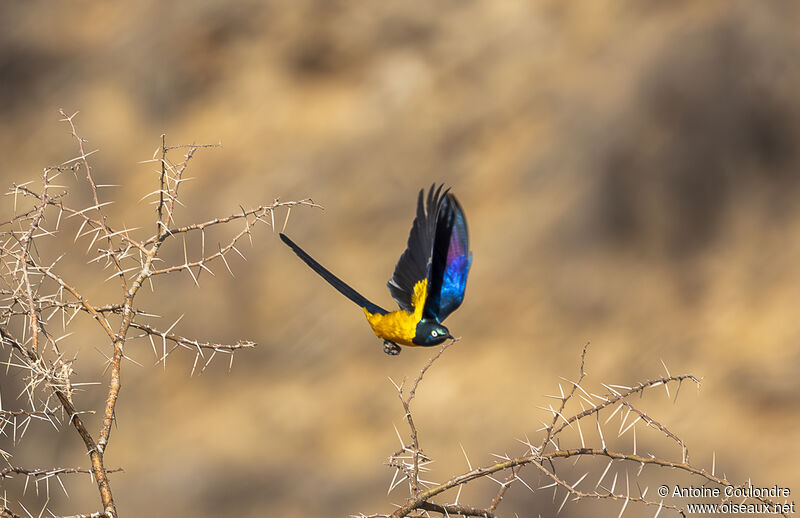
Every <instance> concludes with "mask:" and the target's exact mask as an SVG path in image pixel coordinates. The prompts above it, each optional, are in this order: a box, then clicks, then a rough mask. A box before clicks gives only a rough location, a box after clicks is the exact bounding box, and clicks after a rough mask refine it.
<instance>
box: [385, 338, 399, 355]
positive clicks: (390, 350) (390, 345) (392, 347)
mask: <svg viewBox="0 0 800 518" xmlns="http://www.w3.org/2000/svg"><path fill="white" fill-rule="evenodd" d="M383 352H385V353H386V354H388V355H389V356H397V355H398V354H400V346H399V345H397V344H396V343H394V342H390V341H389V340H384V341H383Z"/></svg>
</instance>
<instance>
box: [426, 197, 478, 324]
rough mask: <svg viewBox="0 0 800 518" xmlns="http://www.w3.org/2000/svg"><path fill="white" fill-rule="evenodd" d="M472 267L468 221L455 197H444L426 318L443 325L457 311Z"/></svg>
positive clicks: (434, 248) (429, 284)
mask: <svg viewBox="0 0 800 518" xmlns="http://www.w3.org/2000/svg"><path fill="white" fill-rule="evenodd" d="M471 265H472V253H471V252H470V251H469V233H468V232H467V220H466V218H465V217H464V211H463V210H462V209H461V205H460V204H459V203H458V200H456V197H455V196H453V194H451V193H449V192H448V193H446V194H445V195H444V196H443V197H442V200H441V204H440V206H439V210H438V214H437V221H436V234H435V238H434V242H433V255H432V257H431V262H430V271H429V273H428V298H427V300H426V301H425V308H424V311H423V315H424V317H425V318H432V319H435V320H436V321H437V322H442V321H444V319H445V318H447V316H448V315H449V314H450V313H452V312H453V311H455V310H456V309H458V307H459V306H460V305H461V302H462V301H463V300H464V291H465V290H466V287H467V275H468V274H469V268H470V266H471Z"/></svg>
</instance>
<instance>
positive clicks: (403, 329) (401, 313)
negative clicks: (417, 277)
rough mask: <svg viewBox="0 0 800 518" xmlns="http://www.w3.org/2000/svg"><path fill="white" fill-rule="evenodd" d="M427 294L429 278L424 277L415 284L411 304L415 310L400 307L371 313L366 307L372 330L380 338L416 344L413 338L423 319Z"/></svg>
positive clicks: (399, 342)
mask: <svg viewBox="0 0 800 518" xmlns="http://www.w3.org/2000/svg"><path fill="white" fill-rule="evenodd" d="M427 294H428V280H427V279H422V280H421V281H418V282H417V283H416V284H415V285H414V294H413V295H412V296H411V305H412V306H413V307H414V311H413V312H408V311H406V310H404V309H399V310H397V311H392V312H391V313H386V314H385V315H381V314H380V313H370V312H369V311H367V309H366V308H364V313H365V314H366V315H367V322H369V325H370V326H372V331H373V332H374V333H375V334H376V335H377V336H378V338H383V339H384V340H389V341H390V342H394V343H396V344H402V345H412V346H413V345H416V344H415V343H413V342H412V340H413V339H414V336H415V335H416V333H417V324H418V323H419V321H420V320H421V319H422V308H423V306H425V298H426V297H427Z"/></svg>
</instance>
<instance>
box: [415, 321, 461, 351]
mask: <svg viewBox="0 0 800 518" xmlns="http://www.w3.org/2000/svg"><path fill="white" fill-rule="evenodd" d="M448 338H453V337H452V335H450V331H448V330H447V328H446V327H444V326H443V325H442V324H439V323H438V322H436V321H433V320H425V319H422V320H420V321H419V323H418V324H417V332H416V334H415V335H414V339H413V340H412V342H413V343H415V344H416V345H422V346H431V345H439V344H440V343H442V342H444V341H445V340H447V339H448Z"/></svg>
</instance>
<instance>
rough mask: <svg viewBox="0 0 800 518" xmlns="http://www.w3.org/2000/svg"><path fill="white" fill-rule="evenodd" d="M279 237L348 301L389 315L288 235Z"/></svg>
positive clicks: (374, 311)
mask: <svg viewBox="0 0 800 518" xmlns="http://www.w3.org/2000/svg"><path fill="white" fill-rule="evenodd" d="M279 235H280V236H281V240H282V241H283V242H284V243H286V244H287V245H288V246H289V248H291V249H292V250H293V251H294V253H296V254H297V257H299V258H300V259H302V260H303V262H304V263H306V264H307V265H308V267H309V268H311V269H312V270H314V271H315V272H317V273H318V274H319V276H320V277H322V278H323V279H325V280H326V281H328V284H330V285H331V286H333V287H334V288H336V290H337V291H338V292H339V293H341V294H342V295H344V296H345V297H347V298H348V299H350V300H352V301H353V302H355V303H356V304H358V306H359V307H362V308H366V309H367V311H369V312H370V313H379V314H381V315H385V314H386V313H387V311H386V310H385V309H383V308H382V307H380V306H378V305H376V304H373V303H372V302H370V301H369V300H367V299H366V298H365V297H364V296H363V295H361V294H360V293H359V292H357V291H356V290H354V289H353V288H351V287H350V286H348V285H347V284H346V283H345V282H344V281H343V280H341V279H340V278H338V277H337V276H335V275H334V274H332V273H331V272H329V271H328V270H327V269H326V268H325V267H324V266H322V265H321V264H319V263H318V262H317V261H315V260H314V259H313V258H312V257H311V256H310V255H308V254H307V253H306V252H305V250H303V249H302V248H300V247H299V246H297V244H295V242H294V241H292V240H291V239H289V237H288V236H287V235H286V234H283V233H281V234H279Z"/></svg>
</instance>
